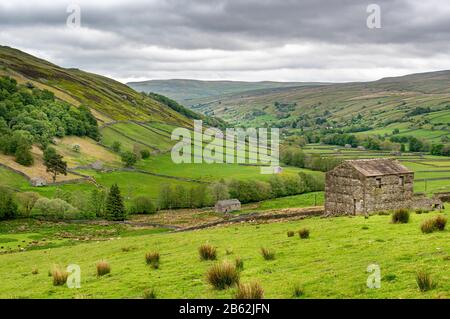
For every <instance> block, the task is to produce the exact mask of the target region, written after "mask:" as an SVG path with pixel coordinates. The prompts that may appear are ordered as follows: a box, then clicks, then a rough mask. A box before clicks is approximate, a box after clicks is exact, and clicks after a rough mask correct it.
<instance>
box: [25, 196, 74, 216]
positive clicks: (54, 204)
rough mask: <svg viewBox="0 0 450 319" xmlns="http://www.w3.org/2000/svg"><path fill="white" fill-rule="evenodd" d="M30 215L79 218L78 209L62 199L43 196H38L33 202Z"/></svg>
mask: <svg viewBox="0 0 450 319" xmlns="http://www.w3.org/2000/svg"><path fill="white" fill-rule="evenodd" d="M31 216H32V217H35V218H38V219H46V220H59V219H77V218H79V211H78V210H77V209H76V208H75V207H73V206H72V205H70V204H69V203H67V202H66V201H64V200H62V199H59V198H55V199H48V198H45V197H43V198H39V199H38V200H37V201H36V203H35V204H34V207H33V209H32V211H31Z"/></svg>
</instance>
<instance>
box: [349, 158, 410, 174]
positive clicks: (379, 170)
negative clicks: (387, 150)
mask: <svg viewBox="0 0 450 319" xmlns="http://www.w3.org/2000/svg"><path fill="white" fill-rule="evenodd" d="M345 163H348V164H350V165H351V166H352V167H354V168H355V169H356V170H357V171H359V172H360V173H361V174H363V175H364V176H383V175H397V174H410V173H413V171H411V170H410V169H409V168H407V167H405V166H403V165H402V164H400V162H399V161H397V160H394V159H389V158H376V159H361V160H348V161H345Z"/></svg>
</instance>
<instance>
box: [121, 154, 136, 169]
mask: <svg viewBox="0 0 450 319" xmlns="http://www.w3.org/2000/svg"><path fill="white" fill-rule="evenodd" d="M120 158H121V160H122V163H123V166H125V167H132V166H133V165H134V164H136V162H137V160H138V158H137V155H136V154H134V153H133V152H130V151H126V152H123V153H122V154H120Z"/></svg>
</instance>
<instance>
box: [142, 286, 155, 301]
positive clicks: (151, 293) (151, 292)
mask: <svg viewBox="0 0 450 319" xmlns="http://www.w3.org/2000/svg"><path fill="white" fill-rule="evenodd" d="M143 298H144V299H156V290H155V289H154V288H151V289H145V290H144V295H143Z"/></svg>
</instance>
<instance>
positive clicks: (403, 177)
mask: <svg viewBox="0 0 450 319" xmlns="http://www.w3.org/2000/svg"><path fill="white" fill-rule="evenodd" d="M398 183H399V184H400V186H404V185H405V176H400V177H399V178H398Z"/></svg>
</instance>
